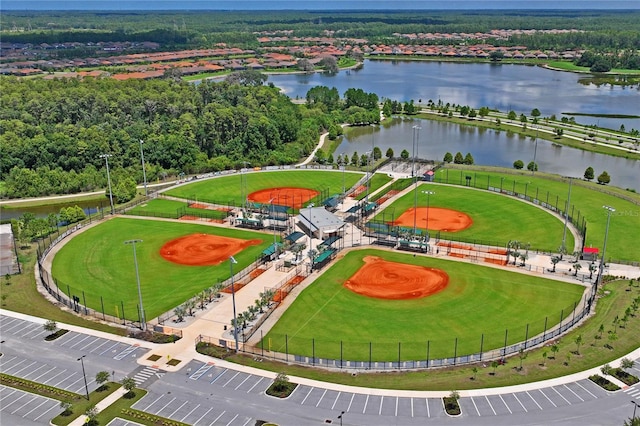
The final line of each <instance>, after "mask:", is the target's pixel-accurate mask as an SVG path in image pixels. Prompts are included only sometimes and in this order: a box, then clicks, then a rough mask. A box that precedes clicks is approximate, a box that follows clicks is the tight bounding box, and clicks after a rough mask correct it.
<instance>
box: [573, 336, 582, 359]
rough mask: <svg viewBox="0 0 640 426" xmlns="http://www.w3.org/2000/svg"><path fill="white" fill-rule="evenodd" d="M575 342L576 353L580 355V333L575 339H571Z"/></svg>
mask: <svg viewBox="0 0 640 426" xmlns="http://www.w3.org/2000/svg"><path fill="white" fill-rule="evenodd" d="M573 342H574V343H575V344H576V355H580V345H582V342H583V340H582V334H578V336H576V339H575V340H574V341H573Z"/></svg>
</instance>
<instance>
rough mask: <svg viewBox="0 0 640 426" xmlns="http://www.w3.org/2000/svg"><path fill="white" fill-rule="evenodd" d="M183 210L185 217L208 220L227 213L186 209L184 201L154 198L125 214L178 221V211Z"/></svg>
mask: <svg viewBox="0 0 640 426" xmlns="http://www.w3.org/2000/svg"><path fill="white" fill-rule="evenodd" d="M183 208H184V212H183V213H184V214H186V215H194V216H198V215H205V216H206V217H208V218H216V219H224V218H225V217H226V216H227V213H226V212H223V211H218V210H209V209H197V208H193V207H188V206H187V203H186V202H185V201H176V200H167V199H163V198H156V199H153V200H149V201H147V202H146V203H143V204H138V205H137V206H135V207H134V208H132V209H131V210H129V211H127V214H128V215H132V216H135V215H140V216H158V217H167V218H173V219H178V210H179V209H183Z"/></svg>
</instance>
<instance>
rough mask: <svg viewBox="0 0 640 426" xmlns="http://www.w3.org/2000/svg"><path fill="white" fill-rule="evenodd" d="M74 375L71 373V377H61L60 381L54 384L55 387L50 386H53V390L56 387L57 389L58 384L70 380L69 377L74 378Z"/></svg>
mask: <svg viewBox="0 0 640 426" xmlns="http://www.w3.org/2000/svg"><path fill="white" fill-rule="evenodd" d="M75 375H76V373H71V375H70V376H67V377H63V378H62V380H60V381H59V382H58V383H56V384H55V385H51V386H53V387H54V388H57V387H58V385H59V384H60V383H62V382H64V381H65V380H67V379H70V378H71V377H73V376H75Z"/></svg>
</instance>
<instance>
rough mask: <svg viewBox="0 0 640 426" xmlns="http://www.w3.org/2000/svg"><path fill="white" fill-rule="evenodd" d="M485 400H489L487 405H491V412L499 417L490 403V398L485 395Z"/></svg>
mask: <svg viewBox="0 0 640 426" xmlns="http://www.w3.org/2000/svg"><path fill="white" fill-rule="evenodd" d="M484 399H486V400H487V404H489V408H491V411H493V415H494V416H497V414H496V410H494V409H493V405H491V402H490V401H489V398H487V396H486V395H485V396H484Z"/></svg>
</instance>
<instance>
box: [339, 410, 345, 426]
mask: <svg viewBox="0 0 640 426" xmlns="http://www.w3.org/2000/svg"><path fill="white" fill-rule="evenodd" d="M342 416H344V411H343V412H341V413H340V415H339V416H338V420H340V426H342Z"/></svg>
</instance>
